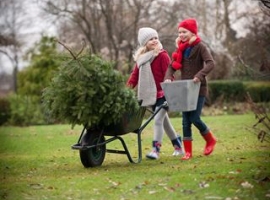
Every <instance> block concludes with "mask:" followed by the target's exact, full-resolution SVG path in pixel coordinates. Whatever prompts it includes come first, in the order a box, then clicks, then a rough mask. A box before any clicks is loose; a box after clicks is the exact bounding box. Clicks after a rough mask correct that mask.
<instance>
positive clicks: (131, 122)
mask: <svg viewBox="0 0 270 200" xmlns="http://www.w3.org/2000/svg"><path fill="white" fill-rule="evenodd" d="M164 107H167V102H165V103H164V104H163V105H162V106H160V107H159V109H158V110H156V111H155V112H153V113H152V115H151V116H150V117H149V118H148V119H147V120H146V121H145V122H144V123H143V124H142V122H143V117H144V114H145V111H146V108H145V107H141V108H140V109H139V111H138V112H136V113H125V114H124V116H123V118H122V120H121V121H120V122H119V123H118V124H112V125H109V126H105V127H102V128H89V129H87V128H86V127H84V128H83V130H82V132H81V135H80V137H79V139H78V142H77V143H76V144H74V145H72V146H71V148H72V149H74V150H79V153H80V159H81V163H82V164H83V166H84V167H86V168H88V167H96V166H101V165H102V163H103V161H104V159H105V154H106V152H107V153H115V154H125V155H127V157H128V160H129V162H131V163H140V162H141V160H142V145H141V133H142V131H143V129H144V128H145V127H146V126H147V125H148V124H149V123H150V122H151V120H152V119H153V118H154V117H155V115H156V114H157V113H158V112H159V111H160V110H161V109H162V108H164ZM127 133H135V134H137V142H138V145H137V147H138V156H137V159H136V160H134V159H133V158H132V156H131V154H130V152H129V150H128V147H127V145H126V142H125V141H124V139H123V137H121V136H122V135H124V134H127ZM105 136H109V137H106V138H105ZM114 140H119V141H120V142H121V144H122V146H123V149H124V150H116V149H106V144H107V143H110V142H112V141H114Z"/></svg>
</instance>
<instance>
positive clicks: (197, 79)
mask: <svg viewBox="0 0 270 200" xmlns="http://www.w3.org/2000/svg"><path fill="white" fill-rule="evenodd" d="M193 82H194V83H199V82H201V80H200V79H199V78H197V77H194V78H193Z"/></svg>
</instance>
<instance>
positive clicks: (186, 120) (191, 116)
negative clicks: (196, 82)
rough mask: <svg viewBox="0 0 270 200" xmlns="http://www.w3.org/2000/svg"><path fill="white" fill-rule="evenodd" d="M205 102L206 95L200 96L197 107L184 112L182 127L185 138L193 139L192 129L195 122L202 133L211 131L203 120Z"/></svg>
mask: <svg viewBox="0 0 270 200" xmlns="http://www.w3.org/2000/svg"><path fill="white" fill-rule="evenodd" d="M204 102H205V97H204V96H199V98H198V103H197V108H196V110H193V111H188V112H183V113H182V114H183V116H182V117H183V119H182V127H183V136H184V137H183V140H192V129H191V125H192V124H193V125H194V126H195V127H196V128H197V129H198V130H199V131H200V133H201V134H202V135H204V134H206V133H208V132H209V129H208V127H207V126H206V124H205V123H204V122H203V121H202V120H201V117H200V116H201V113H202V108H203V105H204Z"/></svg>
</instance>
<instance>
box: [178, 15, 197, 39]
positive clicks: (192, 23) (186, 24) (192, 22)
mask: <svg viewBox="0 0 270 200" xmlns="http://www.w3.org/2000/svg"><path fill="white" fill-rule="evenodd" d="M180 27H182V28H185V29H187V30H189V31H190V32H192V33H194V34H196V35H197V33H198V28H197V21H196V19H194V18H189V19H185V20H183V21H181V22H180V23H179V25H178V28H180Z"/></svg>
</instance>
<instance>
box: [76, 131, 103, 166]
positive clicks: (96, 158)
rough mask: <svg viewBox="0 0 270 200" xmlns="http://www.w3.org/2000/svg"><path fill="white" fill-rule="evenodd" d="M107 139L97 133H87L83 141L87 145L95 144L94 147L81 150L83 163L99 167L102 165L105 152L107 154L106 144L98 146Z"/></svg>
mask: <svg viewBox="0 0 270 200" xmlns="http://www.w3.org/2000/svg"><path fill="white" fill-rule="evenodd" d="M104 141H105V137H104V136H101V137H100V135H99V134H97V133H87V134H86V135H85V136H84V138H83V142H84V144H86V145H87V146H94V147H92V148H88V149H84V150H80V158H81V163H82V164H83V166H84V167H86V168H88V167H97V166H100V165H102V163H103V161H104V158H105V154H106V145H105V144H104V145H100V146H96V145H97V143H98V142H99V143H103V142H104Z"/></svg>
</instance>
